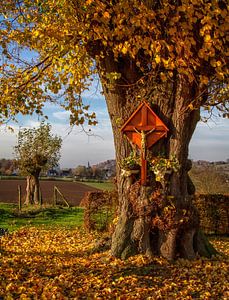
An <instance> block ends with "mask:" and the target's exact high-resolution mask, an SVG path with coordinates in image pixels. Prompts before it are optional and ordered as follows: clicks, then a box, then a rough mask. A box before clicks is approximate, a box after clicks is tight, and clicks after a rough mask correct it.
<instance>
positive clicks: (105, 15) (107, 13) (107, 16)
mask: <svg viewBox="0 0 229 300" xmlns="http://www.w3.org/2000/svg"><path fill="white" fill-rule="evenodd" d="M103 16H104V18H106V19H109V18H110V14H109V12H108V11H105V12H104V14H103Z"/></svg>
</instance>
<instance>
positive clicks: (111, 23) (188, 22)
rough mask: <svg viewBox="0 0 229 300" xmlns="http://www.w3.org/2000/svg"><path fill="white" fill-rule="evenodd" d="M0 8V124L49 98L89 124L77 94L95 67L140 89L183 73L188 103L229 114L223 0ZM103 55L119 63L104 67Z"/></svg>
mask: <svg viewBox="0 0 229 300" xmlns="http://www.w3.org/2000/svg"><path fill="white" fill-rule="evenodd" d="M0 13H1V17H0V46H1V54H2V58H1V66H0V74H1V75H0V94H1V97H0V108H1V109H0V122H1V123H3V122H6V121H7V120H8V119H10V118H14V117H15V116H16V115H17V114H18V113H22V114H32V113H33V112H36V113H38V114H42V109H43V106H44V103H45V102H46V101H51V102H56V103H59V104H60V105H61V106H62V107H63V108H64V109H66V110H69V111H70V112H71V116H70V123H71V124H82V123H83V122H85V121H87V122H88V124H89V125H91V124H96V120H95V114H94V113H89V112H88V106H87V105H84V104H83V101H82V96H81V95H82V92H83V91H84V90H85V89H87V88H89V86H90V83H91V80H93V79H95V78H96V77H95V75H96V74H97V73H98V72H99V74H100V77H103V78H105V79H106V83H107V84H108V85H109V84H116V85H120V86H122V87H125V86H127V87H130V86H134V85H136V84H138V85H142V88H143V89H144V88H145V85H144V83H145V82H147V80H148V79H149V78H153V80H155V81H156V82H157V83H161V82H162V83H163V82H165V81H168V82H173V81H174V80H176V78H177V76H179V75H182V76H184V77H185V78H186V80H188V81H189V82H193V83H195V84H196V85H198V86H199V93H198V94H197V95H195V97H194V99H192V101H190V102H188V103H187V109H189V110H193V109H196V108H197V109H198V108H199V107H200V106H205V108H206V109H208V110H211V107H217V108H218V109H219V110H220V111H221V112H222V113H223V114H224V116H228V113H229V109H228V64H227V57H228V47H227V43H228V35H227V31H228V24H229V23H228V20H229V16H228V6H227V1H226V0H211V1H210V0H201V1H199V0H161V1H151V0H142V1H140V0H130V1H126V0H120V1H115V0H113V1H107V0H87V1H85V0H55V1H53V0H45V1H41V0H35V1H34V0H33V1H32V0H24V1H16V0H2V2H1V7H0ZM107 56H112V57H113V60H114V63H115V64H117V65H118V68H115V69H114V70H112V68H111V70H110V71H109V72H108V71H107V70H105V69H104V64H103V60H104V58H105V57H107ZM126 61H128V62H129V64H128V66H129V67H131V66H134V69H135V74H134V75H133V72H132V73H131V76H128V72H127V71H128V70H127V66H126ZM124 69H125V72H124ZM61 96H62V97H61ZM135 96H136V95H135ZM140 96H141V95H140Z"/></svg>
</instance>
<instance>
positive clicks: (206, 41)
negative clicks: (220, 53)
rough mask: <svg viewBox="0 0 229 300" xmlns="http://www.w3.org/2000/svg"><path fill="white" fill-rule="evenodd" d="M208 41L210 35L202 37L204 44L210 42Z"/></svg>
mask: <svg viewBox="0 0 229 300" xmlns="http://www.w3.org/2000/svg"><path fill="white" fill-rule="evenodd" d="M210 40H211V36H210V34H206V35H205V37H204V41H205V43H208V42H210Z"/></svg>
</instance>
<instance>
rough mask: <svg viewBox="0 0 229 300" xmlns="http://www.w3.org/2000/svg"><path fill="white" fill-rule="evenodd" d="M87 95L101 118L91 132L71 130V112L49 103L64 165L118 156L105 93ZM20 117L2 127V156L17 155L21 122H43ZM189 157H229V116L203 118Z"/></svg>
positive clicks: (51, 122) (26, 125) (35, 123)
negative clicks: (11, 129)
mask: <svg viewBox="0 0 229 300" xmlns="http://www.w3.org/2000/svg"><path fill="white" fill-rule="evenodd" d="M83 99H84V100H85V101H86V102H88V103H89V104H91V111H95V112H96V115H97V120H98V122H99V123H98V125H97V126H95V127H91V134H92V135H91V136H88V135H87V134H86V133H85V132H83V131H82V128H81V127H74V128H73V130H71V128H70V126H69V114H68V112H66V111H64V110H61V109H60V108H59V107H57V106H55V105H53V104H47V105H46V107H45V113H46V114H47V115H48V117H49V120H48V122H49V123H50V124H51V125H52V131H53V133H54V134H57V135H59V136H61V137H62V139H63V143H62V149H61V159H60V167H61V168H75V167H76V166H78V165H87V164H88V162H89V163H90V165H93V164H96V163H99V162H102V161H106V160H108V159H114V157H115V151H114V143H113V135H112V129H111V125H110V120H109V116H108V112H107V108H106V103H105V100H104V98H103V96H102V95H101V94H100V93H99V91H97V92H96V93H95V91H94V90H93V89H92V90H89V91H87V92H86V93H84V96H83ZM18 121H19V123H18V125H16V124H11V126H12V127H13V128H14V133H12V132H10V131H9V130H7V129H6V128H5V127H4V126H2V127H0V159H1V158H6V159H12V158H13V157H14V155H13V147H14V146H15V145H16V143H17V133H18V130H19V126H20V127H22V128H23V127H27V128H28V127H29V128H30V127H31V128H32V127H36V126H39V124H40V119H39V118H38V117H37V116H32V117H28V116H26V117H19V118H18ZM189 157H190V158H191V159H193V160H208V161H219V160H226V159H229V120H228V119H223V118H219V117H218V118H216V117H215V118H213V119H212V120H210V121H209V122H208V123H204V122H199V123H198V125H197V128H196V131H195V133H194V135H193V137H192V140H191V143H190V148H189Z"/></svg>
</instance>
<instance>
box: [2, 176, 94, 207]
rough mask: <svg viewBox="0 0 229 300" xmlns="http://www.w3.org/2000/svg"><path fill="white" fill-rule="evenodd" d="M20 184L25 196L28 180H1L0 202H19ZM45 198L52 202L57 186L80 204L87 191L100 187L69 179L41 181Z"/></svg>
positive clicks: (68, 199)
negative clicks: (69, 180)
mask: <svg viewBox="0 0 229 300" xmlns="http://www.w3.org/2000/svg"><path fill="white" fill-rule="evenodd" d="M18 185H21V189H22V197H23V196H25V189H26V180H0V202H3V203H17V202H18ZM40 186H41V191H42V196H43V199H45V201H47V202H50V203H51V202H52V199H53V189H54V186H57V187H58V189H59V190H60V191H61V193H62V194H63V195H64V196H65V198H66V199H67V201H68V202H69V204H71V205H73V206H78V205H79V204H80V201H81V199H82V198H83V196H84V194H85V193H86V192H90V191H96V190H98V188H95V187H92V186H89V185H85V184H82V183H79V182H68V181H40Z"/></svg>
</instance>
